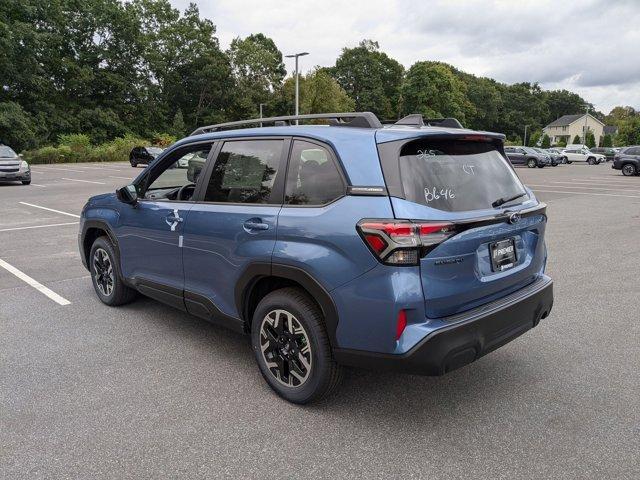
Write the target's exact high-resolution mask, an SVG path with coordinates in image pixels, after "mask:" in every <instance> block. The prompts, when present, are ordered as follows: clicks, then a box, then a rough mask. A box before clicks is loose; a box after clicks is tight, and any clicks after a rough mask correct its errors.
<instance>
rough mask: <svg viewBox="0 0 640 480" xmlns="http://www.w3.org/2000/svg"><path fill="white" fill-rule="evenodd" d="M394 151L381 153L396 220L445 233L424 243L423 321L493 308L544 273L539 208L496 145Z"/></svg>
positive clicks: (474, 141)
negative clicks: (438, 227) (485, 306)
mask: <svg viewBox="0 0 640 480" xmlns="http://www.w3.org/2000/svg"><path fill="white" fill-rule="evenodd" d="M393 143H395V144H396V145H395V146H391V145H386V144H380V145H379V150H380V154H381V160H382V163H383V170H384V172H385V178H386V179H387V181H388V188H389V191H390V193H391V202H392V206H393V209H394V214H395V216H396V218H398V219H408V220H412V221H414V222H416V223H419V224H425V225H429V224H432V223H433V222H437V223H441V224H442V225H444V226H445V227H444V228H443V229H442V230H441V231H440V233H439V235H440V236H439V237H436V239H437V240H436V241H430V240H427V241H423V242H422V245H423V249H422V252H421V258H420V260H419V265H420V274H421V277H422V288H423V292H424V298H425V307H426V313H427V317H430V318H440V317H445V316H449V315H454V314H457V313H460V312H464V311H465V310H469V309H471V308H474V307H478V306H480V305H483V304H485V303H488V302H491V301H494V300H496V299H498V298H500V297H502V296H505V295H508V294H510V293H512V292H514V291H516V290H518V289H520V288H522V287H524V286H526V285H528V284H530V283H532V282H533V281H535V279H536V278H537V277H538V276H539V275H540V274H541V273H543V270H544V266H545V262H546V250H545V246H544V230H545V224H546V216H545V211H544V210H545V207H544V205H543V204H539V203H538V202H537V200H536V199H535V198H534V197H533V195H532V193H531V192H530V191H529V190H527V189H526V188H525V187H524V185H523V184H522V182H521V181H520V179H519V178H518V176H517V175H516V173H515V171H514V169H513V167H512V166H511V165H510V163H509V162H508V160H506V159H505V157H504V155H503V153H502V140H501V138H499V137H495V136H494V137H492V136H484V135H457V136H456V135H447V136H446V137H441V138H438V137H433V136H430V137H421V138H417V139H412V140H409V141H405V142H393ZM390 155H392V156H394V157H395V158H390V157H389V156H390ZM395 168H397V170H396V171H395V172H393V173H392V169H395ZM422 230H423V231H429V230H430V229H429V228H423V229H422ZM442 232H445V233H444V234H443V233H442ZM430 238H433V236H431V237H430Z"/></svg>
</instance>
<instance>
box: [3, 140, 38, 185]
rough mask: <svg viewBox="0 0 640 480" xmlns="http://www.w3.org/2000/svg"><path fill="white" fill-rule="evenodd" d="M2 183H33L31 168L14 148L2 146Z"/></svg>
mask: <svg viewBox="0 0 640 480" xmlns="http://www.w3.org/2000/svg"><path fill="white" fill-rule="evenodd" d="M0 182H22V184H23V185H29V184H30V183H31V168H30V167H29V164H28V163H27V162H26V161H25V160H23V159H22V157H21V156H20V155H18V154H17V153H16V152H14V151H13V149H12V148H10V147H7V146H6V145H2V144H0Z"/></svg>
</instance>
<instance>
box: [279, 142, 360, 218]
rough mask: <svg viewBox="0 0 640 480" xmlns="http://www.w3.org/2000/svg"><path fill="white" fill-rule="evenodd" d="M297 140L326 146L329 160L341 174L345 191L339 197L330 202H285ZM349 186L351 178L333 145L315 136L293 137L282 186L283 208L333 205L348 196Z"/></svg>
mask: <svg viewBox="0 0 640 480" xmlns="http://www.w3.org/2000/svg"><path fill="white" fill-rule="evenodd" d="M296 140H298V141H302V142H306V143H311V144H314V145H317V146H319V147H322V148H324V149H325V150H326V151H327V153H328V154H329V160H330V161H331V162H333V165H334V166H335V167H336V170H337V171H338V175H339V176H340V180H341V181H342V186H343V187H344V193H343V194H342V195H340V196H339V197H336V198H334V199H333V200H331V201H330V202H327V203H323V204H314V205H289V204H287V203H285V198H284V195H285V188H286V185H287V178H288V177H289V166H290V164H291V155H292V153H293V148H294V143H295V142H296ZM348 186H349V180H348V178H347V175H346V174H345V172H344V169H343V168H342V162H341V161H339V160H338V156H337V155H336V152H335V151H334V150H333V147H332V146H331V145H329V144H327V143H325V142H322V141H320V140H316V139H315V138H308V137H299V136H296V137H292V138H291V144H290V145H289V149H288V152H287V169H286V175H285V179H284V182H283V188H282V208H322V207H326V206H327V205H331V204H332V203H334V202H337V201H338V200H340V199H341V198H343V197H346V196H347V187H348Z"/></svg>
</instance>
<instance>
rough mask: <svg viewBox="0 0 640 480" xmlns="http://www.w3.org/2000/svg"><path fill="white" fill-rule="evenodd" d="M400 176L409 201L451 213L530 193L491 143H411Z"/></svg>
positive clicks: (403, 152) (402, 157) (405, 150)
mask: <svg viewBox="0 0 640 480" xmlns="http://www.w3.org/2000/svg"><path fill="white" fill-rule="evenodd" d="M400 176H401V181H402V186H403V189H404V193H405V197H406V199H407V200H409V201H411V202H415V203H419V204H422V205H426V206H428V207H431V208H435V209H438V210H444V211H449V212H459V211H467V210H481V209H490V208H493V207H492V204H493V203H494V202H495V201H496V200H498V199H507V198H511V197H514V196H517V195H520V194H525V193H526V190H525V188H524V186H523V185H522V182H520V179H519V178H518V176H517V175H516V173H515V172H514V170H513V168H511V166H510V164H509V163H508V161H507V160H506V159H505V157H504V156H503V155H502V154H501V153H500V152H499V151H498V150H497V148H496V145H495V144H493V143H489V142H479V141H467V140H431V141H428V140H417V141H413V142H409V143H408V144H406V145H404V146H403V147H402V150H401V151H400ZM523 199H526V197H525V196H523V197H522V198H519V199H518V202H522V201H523Z"/></svg>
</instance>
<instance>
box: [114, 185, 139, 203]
mask: <svg viewBox="0 0 640 480" xmlns="http://www.w3.org/2000/svg"><path fill="white" fill-rule="evenodd" d="M116 196H117V197H118V200H120V201H121V202H122V203H128V204H129V205H135V204H136V203H138V191H137V190H136V187H135V185H126V186H124V187H120V188H119V189H117V190H116Z"/></svg>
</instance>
